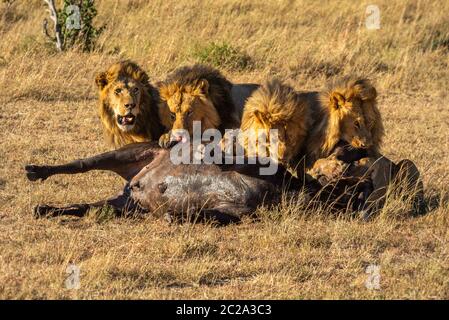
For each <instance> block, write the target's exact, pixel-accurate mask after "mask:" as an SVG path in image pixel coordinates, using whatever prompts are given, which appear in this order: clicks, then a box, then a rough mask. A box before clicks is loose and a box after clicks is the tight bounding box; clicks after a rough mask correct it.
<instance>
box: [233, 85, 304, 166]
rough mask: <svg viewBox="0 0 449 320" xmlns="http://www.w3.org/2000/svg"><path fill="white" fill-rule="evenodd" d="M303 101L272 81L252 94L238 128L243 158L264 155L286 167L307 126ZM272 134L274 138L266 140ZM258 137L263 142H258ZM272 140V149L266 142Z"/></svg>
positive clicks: (297, 148)
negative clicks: (274, 142) (275, 135)
mask: <svg viewBox="0 0 449 320" xmlns="http://www.w3.org/2000/svg"><path fill="white" fill-rule="evenodd" d="M304 98H305V97H304V95H301V94H299V93H297V92H296V91H295V90H294V89H293V88H292V87H290V86H287V85H285V84H283V83H282V82H281V81H279V80H276V79H275V80H271V81H267V82H266V83H264V84H263V85H262V86H261V87H259V88H258V89H257V90H256V91H254V93H253V94H252V95H251V96H250V97H249V98H248V100H247V102H246V104H245V107H244V109H243V115H242V123H241V125H240V129H241V131H242V133H243V141H242V145H243V148H244V150H245V151H246V155H247V156H249V157H252V156H257V155H259V152H261V151H262V150H263V152H264V153H265V155H267V156H269V157H271V158H274V159H277V160H279V161H280V162H282V163H285V164H288V163H289V162H290V161H291V160H292V159H293V158H294V157H295V156H296V155H297V154H298V153H299V152H300V150H301V148H302V147H303V144H304V142H305V139H306V137H307V132H308V130H309V126H310V123H311V120H310V116H311V115H310V112H309V111H310V108H309V107H308V105H307V100H306V99H304ZM272 130H276V131H272ZM275 133H276V134H277V137H271V136H270V135H271V134H275ZM261 134H262V135H263V136H264V139H263V140H262V139H258V138H259V137H260V136H261ZM270 139H271V140H270ZM273 139H276V141H277V143H276V144H275V146H273V145H271V143H269V142H268V141H273ZM262 141H265V143H266V145H262V143H264V142H262ZM262 148H263V149H262Z"/></svg>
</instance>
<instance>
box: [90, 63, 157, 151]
mask: <svg viewBox="0 0 449 320" xmlns="http://www.w3.org/2000/svg"><path fill="white" fill-rule="evenodd" d="M95 83H96V84H97V87H98V90H99V104H98V107H99V110H98V111H99V115H100V119H101V122H102V123H103V127H104V132H105V135H106V137H107V139H108V141H109V142H110V143H111V144H112V145H113V146H114V147H116V148H117V147H121V146H123V145H125V144H129V143H133V142H143V141H151V140H157V139H159V137H160V135H161V133H162V130H163V128H162V125H161V124H160V121H159V116H158V112H157V101H158V92H157V90H156V89H155V88H154V87H153V86H152V85H151V84H150V83H149V78H148V75H147V74H146V73H145V72H144V71H143V70H142V69H141V68H140V67H139V66H138V65H137V64H136V63H134V62H132V61H128V60H127V61H121V62H118V63H115V64H113V65H112V66H110V67H109V68H108V69H107V70H106V71H104V72H100V73H99V74H98V75H97V76H96V78H95Z"/></svg>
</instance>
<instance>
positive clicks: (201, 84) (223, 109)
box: [158, 64, 239, 147]
mask: <svg viewBox="0 0 449 320" xmlns="http://www.w3.org/2000/svg"><path fill="white" fill-rule="evenodd" d="M158 88H159V93H160V98H161V99H160V103H159V116H160V119H161V122H162V124H163V125H164V126H165V128H166V129H167V130H170V132H169V133H167V134H164V135H162V136H161V139H160V144H161V146H164V147H167V146H168V145H170V143H171V142H173V140H176V139H178V138H179V136H174V135H175V134H176V130H180V129H184V130H187V131H188V132H189V134H190V135H192V132H193V122H194V121H200V123H201V133H202V132H204V131H205V130H207V129H218V130H220V132H221V133H222V134H223V133H224V130H225V129H232V128H237V127H238V126H239V118H238V116H237V111H236V108H235V106H234V103H233V100H232V97H231V90H232V84H231V82H229V81H228V80H227V79H226V78H225V77H224V76H223V75H222V74H221V73H220V72H219V71H218V70H217V69H214V68H212V67H210V66H207V65H203V64H195V65H193V66H185V67H181V68H179V69H177V70H175V71H174V72H173V73H171V74H170V75H168V77H167V79H166V80H164V81H162V82H160V83H159V84H158Z"/></svg>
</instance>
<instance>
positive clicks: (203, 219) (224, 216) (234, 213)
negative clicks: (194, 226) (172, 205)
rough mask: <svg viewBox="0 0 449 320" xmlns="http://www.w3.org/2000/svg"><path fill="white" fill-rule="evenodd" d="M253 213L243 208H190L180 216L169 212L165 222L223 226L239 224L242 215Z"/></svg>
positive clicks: (234, 206)
mask: <svg viewBox="0 0 449 320" xmlns="http://www.w3.org/2000/svg"><path fill="white" fill-rule="evenodd" d="M253 211H254V210H253V209H251V208H249V207H245V206H238V205H234V204H230V205H220V206H218V207H215V208H208V209H201V210H198V209H196V208H191V209H188V210H186V211H185V212H183V213H182V214H179V213H176V212H174V211H170V212H167V213H166V214H165V220H166V221H168V222H169V223H175V222H176V223H185V222H190V223H211V224H212V225H215V226H225V225H228V224H231V223H239V222H240V221H241V220H240V217H241V216H242V215H248V214H250V213H252V212H253Z"/></svg>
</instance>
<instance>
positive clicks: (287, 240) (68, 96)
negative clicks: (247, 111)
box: [0, 0, 449, 299]
mask: <svg viewBox="0 0 449 320" xmlns="http://www.w3.org/2000/svg"><path fill="white" fill-rule="evenodd" d="M200 2H201V3H200V4H197V5H192V3H191V2H190V1H182V0H181V1H179V0H178V1H159V0H156V1H151V2H147V1H139V0H134V1H132V0H128V1H118V0H116V1H112V0H111V1H99V5H98V10H99V14H100V16H99V18H98V21H99V22H100V23H101V22H107V24H108V25H107V29H106V31H105V33H104V34H103V35H102V37H101V39H100V46H99V48H98V50H97V51H96V52H93V53H79V52H76V51H69V52H66V53H63V54H56V53H55V52H54V50H53V48H52V47H51V46H50V45H48V44H46V43H45V40H44V38H43V36H42V34H41V21H42V18H43V17H44V15H45V11H44V7H43V5H42V3H41V1H32V2H31V1H15V3H14V4H13V5H12V6H11V7H10V8H9V9H7V8H6V5H5V4H3V3H2V4H0V35H1V37H0V87H1V88H2V93H1V97H0V120H1V123H2V125H3V126H2V130H1V139H0V147H1V153H0V162H1V163H2V165H1V167H0V247H1V250H0V298H58V299H59V298H78V299H83V298H275V299H279V298H287V299H291V298H375V299H390V298H436V299H442V298H446V299H447V298H449V252H448V248H449V201H448V198H449V193H448V189H447V185H448V182H449V181H448V169H447V168H448V166H449V153H448V150H449V143H448V141H449V139H448V132H449V131H448V130H449V122H448V121H449V120H448V119H449V106H448V102H447V101H448V98H449V97H448V94H447V93H448V89H449V46H448V43H449V25H448V24H447V12H448V10H449V3H448V2H444V1H437V0H435V1H407V2H405V1H386V0H382V1H381V0H378V1H376V3H377V4H378V5H379V7H380V9H381V19H382V20H381V29H380V30H377V31H369V30H366V29H365V27H364V20H363V19H364V10H365V6H366V5H367V4H368V2H366V3H365V2H363V1H362V2H360V3H359V2H355V1H332V2H331V1H326V2H322V3H323V4H320V5H319V4H318V2H316V1H298V2H294V1H276V2H270V1H231V0H225V1H220V2H217V1H200ZM149 3H151V4H149ZM320 3H321V2H320ZM198 8H201V10H199V9H198ZM212 43H218V44H226V45H227V46H229V47H227V49H226V50H228V51H229V52H231V53H232V54H233V55H235V56H236V57H238V58H239V59H240V58H241V57H242V56H244V57H247V56H248V57H250V61H251V68H246V67H244V68H241V67H240V66H241V64H239V63H232V61H229V59H224V61H225V62H226V63H225V64H224V65H223V67H224V68H225V70H224V72H225V73H226V74H227V75H228V76H229V77H230V78H231V79H232V80H233V81H261V80H263V79H264V78H265V77H267V76H269V75H277V76H280V77H282V78H285V79H289V81H290V82H291V83H292V84H293V85H294V86H295V87H296V88H303V89H319V88H320V87H322V85H323V84H324V81H325V80H326V79H327V78H328V77H332V76H334V75H337V74H346V73H358V74H363V75H367V76H370V77H371V78H372V79H374V81H375V83H376V85H377V87H378V88H379V91H380V95H381V98H380V107H381V111H382V114H383V117H384V119H385V125H386V132H387V138H386V142H385V145H384V148H383V152H384V153H385V154H386V155H388V156H389V157H390V158H392V159H394V160H399V159H401V158H405V157H407V158H409V159H412V160H413V161H415V162H416V164H417V165H418V167H419V168H420V169H421V170H422V173H423V177H424V183H425V188H426V200H427V201H428V206H429V211H430V212H429V213H428V214H427V215H425V216H423V217H419V218H410V217H403V215H402V214H401V213H402V212H404V209H405V206H406V204H404V203H402V202H400V201H395V202H391V203H389V205H388V206H387V208H386V209H385V210H384V212H383V213H382V215H381V216H380V217H378V218H376V219H374V220H373V221H370V222H362V221H359V220H357V219H349V218H347V217H332V216H328V215H325V214H322V213H319V212H311V211H310V210H307V211H304V210H300V209H298V208H296V207H287V206H283V207H281V208H280V209H279V210H277V211H273V212H271V213H267V212H265V211H264V210H261V214H262V221H261V222H257V223H251V222H249V221H247V222H245V223H243V224H241V225H239V226H231V227H226V228H219V229H215V228H210V227H208V226H204V225H197V226H192V225H184V226H168V225H166V224H165V223H164V222H163V221H157V220H153V219H146V220H126V219H113V220H106V221H98V220H97V219H95V218H94V217H88V218H86V219H82V220H72V219H54V220H34V219H33V218H32V217H31V209H32V207H33V206H34V205H36V204H38V203H41V202H44V203H58V204H62V203H68V202H81V201H92V200H97V199H101V198H103V197H105V196H107V195H110V194H111V193H113V192H115V191H116V190H117V189H119V188H120V187H121V185H122V182H121V181H120V179H119V178H117V177H114V176H112V175H111V174H108V173H103V172H93V173H89V174H85V175H80V176H72V177H67V176H61V177H57V178H50V179H49V180H48V181H46V182H44V183H42V184H40V183H34V184H32V183H29V182H28V181H26V179H25V175H24V172H23V169H22V168H23V166H24V165H25V164H27V163H59V162H64V161H67V160H70V159H73V158H78V157H84V156H88V155H92V154H95V153H98V152H102V151H105V150H107V147H106V146H105V143H104V141H103V138H102V134H101V128H100V123H99V121H98V118H97V115H96V107H95V104H96V101H95V97H96V93H95V89H94V86H93V79H94V74H95V73H96V72H97V71H99V70H101V69H103V68H105V67H106V66H107V65H108V64H110V63H111V62H114V61H116V60H118V59H121V58H132V59H134V60H136V61H137V62H139V63H140V64H142V65H143V67H144V68H145V69H146V70H148V71H149V74H150V77H151V78H152V79H153V80H158V79H162V78H163V76H164V75H165V74H166V73H167V72H169V71H171V70H172V69H173V68H175V67H177V66H179V65H181V64H184V63H188V62H192V61H195V60H197V59H199V58H201V59H204V54H206V55H207V50H201V51H200V52H201V55H200V56H198V54H196V52H198V51H197V48H199V47H200V48H201V47H202V48H210V46H211V44H212ZM212 48H213V47H212ZM226 50H224V51H225V53H224V54H226V52H228V51H226ZM212 51H214V50H212ZM214 52H216V51H214ZM214 54H215V53H214ZM219 54H220V55H219V56H218V57H219V58H215V56H214V57H211V58H210V59H215V60H213V61H217V62H216V63H218V64H220V61H222V60H221V59H222V57H221V55H222V53H221V51H220V52H219ZM225 58H226V57H225ZM206 59H207V57H206ZM237 62H238V61H237ZM273 217H276V218H275V219H273ZM69 262H74V263H76V264H77V265H78V266H80V268H81V288H80V289H79V290H67V289H65V287H64V280H65V277H66V274H65V269H66V267H67V265H68V263H69ZM371 264H376V265H379V266H380V267H381V273H380V274H381V280H380V285H381V289H380V290H369V289H367V288H366V287H365V285H364V282H365V280H366V279H367V274H366V273H365V270H366V267H367V266H368V265H371Z"/></svg>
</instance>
